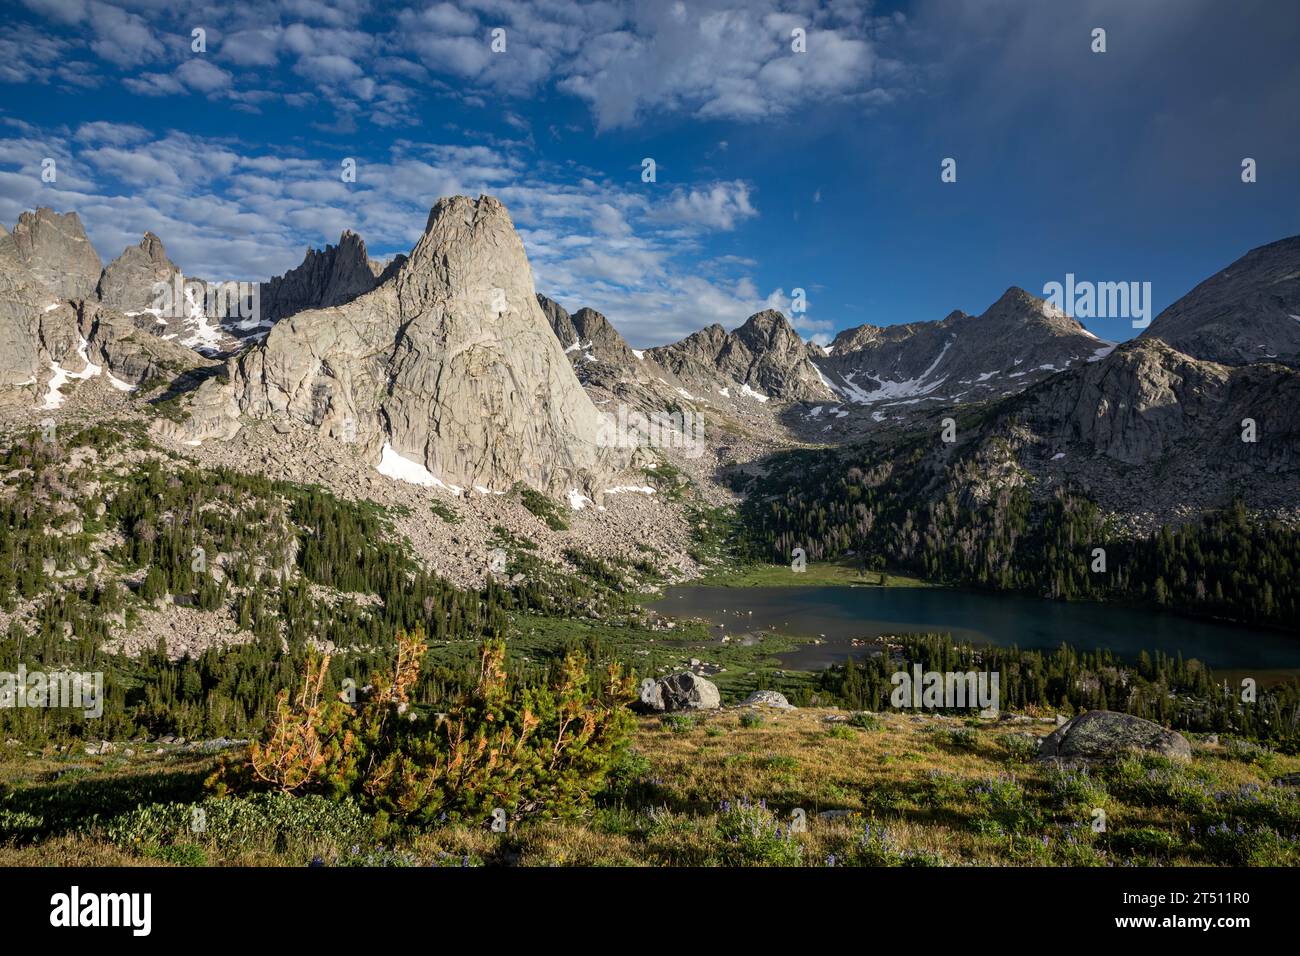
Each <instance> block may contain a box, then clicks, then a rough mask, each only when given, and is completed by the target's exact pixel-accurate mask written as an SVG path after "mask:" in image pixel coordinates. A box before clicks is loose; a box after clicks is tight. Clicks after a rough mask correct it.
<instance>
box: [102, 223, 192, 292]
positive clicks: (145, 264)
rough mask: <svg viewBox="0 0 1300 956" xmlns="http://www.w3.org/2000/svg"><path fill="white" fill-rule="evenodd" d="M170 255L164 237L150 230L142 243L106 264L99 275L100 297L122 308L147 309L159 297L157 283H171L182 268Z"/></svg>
mask: <svg viewBox="0 0 1300 956" xmlns="http://www.w3.org/2000/svg"><path fill="white" fill-rule="evenodd" d="M180 271H181V270H180V268H179V267H178V266H177V265H176V263H174V262H172V261H171V260H170V259H169V258H167V250H166V249H164V248H163V243H162V240H161V239H159V238H158V237H157V236H155V235H154V234H153V233H152V232H146V233H145V234H144V238H143V239H141V240H140V244H139V245H136V246H128V247H127V248H126V249H124V250H122V254H121V255H120V256H118V257H117V258H116V259H114V260H113V261H112V262H110V263H109V264H108V266H107V267H105V269H104V272H103V274H102V275H101V276H100V277H99V285H98V294H99V299H100V301H101V302H103V303H104V304H105V305H107V306H109V307H110V308H113V309H117V310H118V311H119V312H143V311H145V310H146V309H148V308H150V307H151V306H153V305H154V303H155V302H156V301H157V298H158V296H157V294H156V293H155V291H154V287H155V286H156V285H157V284H158V283H160V282H161V283H164V284H165V285H166V286H168V287H170V286H171V284H172V277H173V276H174V275H176V274H177V273H178V272H180Z"/></svg>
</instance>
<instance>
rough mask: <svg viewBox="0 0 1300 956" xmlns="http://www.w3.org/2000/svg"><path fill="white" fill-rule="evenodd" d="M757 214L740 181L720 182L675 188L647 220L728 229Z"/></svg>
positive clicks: (744, 184) (746, 186) (743, 184)
mask: <svg viewBox="0 0 1300 956" xmlns="http://www.w3.org/2000/svg"><path fill="white" fill-rule="evenodd" d="M756 215H758V210H757V209H755V208H754V206H753V204H751V203H750V201H749V186H748V185H747V184H746V183H743V182H719V183H713V184H712V185H710V186H705V187H703V188H692V189H683V188H681V187H677V188H675V189H674V190H673V191H672V193H671V195H670V196H669V198H668V200H667V201H666V202H664V203H662V204H660V205H659V206H657V207H656V208H655V209H654V210H653V211H652V212H651V213H650V216H649V218H650V219H651V220H653V221H655V222H665V223H678V224H681V225H685V226H697V227H698V226H702V227H704V228H708V229H724V230H731V229H735V228H736V224H737V223H738V222H740V221H741V220H744V219H749V218H750V217H752V216H756Z"/></svg>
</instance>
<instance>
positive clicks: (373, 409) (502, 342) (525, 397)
mask: <svg viewBox="0 0 1300 956" xmlns="http://www.w3.org/2000/svg"><path fill="white" fill-rule="evenodd" d="M229 378H230V382H229V384H228V385H224V384H222V383H219V382H216V381H210V382H208V383H205V385H204V387H203V388H201V389H200V390H199V391H200V394H199V395H198V396H197V397H196V405H195V415H194V417H193V418H192V419H191V421H190V423H189V424H188V426H186V427H187V428H188V429H189V433H188V437H189V438H190V440H194V439H201V438H204V437H213V436H221V435H223V434H228V433H229V431H230V429H231V428H232V427H238V425H237V422H236V423H232V422H231V420H230V417H229V415H228V410H229V408H230V407H231V403H232V402H233V403H234V405H235V406H236V407H237V408H238V410H239V414H240V416H241V417H243V418H253V419H267V420H273V421H278V422H284V423H286V424H291V425H297V426H300V427H308V428H313V429H316V430H317V431H319V432H321V433H323V434H327V435H331V436H333V437H335V438H338V439H340V440H349V441H350V440H355V441H356V442H357V443H358V444H359V445H360V446H361V447H362V450H363V452H364V453H365V454H366V455H368V456H369V457H370V458H371V460H372V461H374V462H375V463H376V464H377V465H379V466H381V467H382V469H383V470H385V472H386V473H389V474H394V475H398V476H402V477H406V478H408V479H409V480H416V481H419V482H421V483H428V484H439V483H440V484H442V485H443V486H444V487H451V488H488V489H491V490H504V489H506V488H508V487H510V486H511V485H512V484H514V483H515V482H517V481H522V482H523V483H525V484H526V485H529V486H530V487H533V488H536V489H539V490H542V491H544V492H547V493H552V494H565V493H569V492H571V491H573V490H578V491H580V492H581V493H582V494H584V495H585V496H587V497H589V498H592V499H595V500H599V499H600V496H601V495H602V492H603V488H604V487H605V480H606V479H607V478H609V477H610V476H612V475H613V474H615V473H616V472H618V471H620V470H622V468H623V467H624V466H625V465H626V463H627V460H628V454H627V453H626V452H624V451H621V450H619V449H614V448H605V447H601V445H600V443H599V433H600V428H599V419H598V416H597V413H596V409H595V407H594V406H593V405H592V403H591V400H590V399H589V398H588V397H587V395H586V393H585V392H584V391H583V389H582V387H581V385H580V384H579V382H578V380H577V378H576V377H575V376H574V373H573V369H572V367H571V366H570V364H569V361H568V359H567V358H565V355H564V351H563V349H561V347H560V344H559V341H558V340H557V339H556V337H555V335H554V333H553V332H552V330H551V329H550V328H549V326H548V323H547V320H546V318H545V316H544V315H543V313H542V310H541V308H540V306H539V305H538V302H537V299H536V295H535V292H534V289H533V282H532V274H531V271H530V269H529V266H528V260H527V258H526V256H525V254H524V248H523V243H522V242H521V241H520V239H519V237H518V235H517V234H516V233H515V230H514V225H513V223H512V222H511V221H510V216H509V214H508V213H507V212H506V209H505V207H504V206H503V205H502V204H501V203H500V202H499V201H497V200H496V199H493V198H491V197H489V196H482V197H480V198H479V199H477V200H474V199H470V198H468V197H465V196H456V197H452V198H449V199H441V200H439V201H438V203H437V204H436V205H435V206H434V207H433V210H432V211H431V212H430V213H429V219H428V223H427V225H426V226H425V231H424V235H423V236H421V238H420V240H419V242H418V243H417V244H416V246H415V248H414V249H413V250H412V252H411V254H410V257H409V258H408V259H407V260H406V261H405V262H403V263H402V264H401V266H400V267H399V268H398V269H397V271H396V274H395V275H394V276H393V277H392V279H391V280H390V281H387V282H385V283H383V284H381V285H380V286H378V287H377V288H375V289H374V290H373V291H371V292H369V293H366V294H365V295H362V296H360V297H358V298H356V299H354V300H352V301H351V302H348V303H346V304H344V305H341V306H335V307H332V308H328V309H319V310H309V311H306V312H299V313H297V314H296V315H293V316H291V317H289V318H286V319H282V320H281V321H280V322H278V323H276V325H275V326H274V327H273V328H272V329H271V331H270V333H269V334H268V335H267V338H266V341H265V343H264V344H263V345H260V346H257V347H255V348H252V349H250V350H249V351H247V352H245V353H243V354H242V355H240V356H238V357H236V358H233V359H231V360H230V364H229Z"/></svg>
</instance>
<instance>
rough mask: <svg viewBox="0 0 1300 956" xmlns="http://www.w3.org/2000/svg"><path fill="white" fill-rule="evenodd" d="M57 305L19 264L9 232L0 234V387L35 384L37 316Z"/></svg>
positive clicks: (42, 364)
mask: <svg viewBox="0 0 1300 956" xmlns="http://www.w3.org/2000/svg"><path fill="white" fill-rule="evenodd" d="M59 304H60V303H59V301H58V299H56V298H55V296H54V294H53V293H51V292H50V291H49V290H48V289H45V288H44V287H42V286H41V284H40V283H39V282H37V281H36V279H35V277H34V276H32V274H31V273H30V272H28V271H27V268H26V267H25V266H24V265H23V264H22V262H21V260H20V258H19V256H18V254H17V250H16V248H15V246H14V243H13V239H12V237H11V236H10V235H9V233H8V232H7V231H6V232H5V233H4V234H3V235H0V388H9V387H12V386H19V385H35V384H36V381H37V378H38V377H39V375H40V374H41V371H42V369H43V368H44V367H45V365H46V363H45V362H43V360H42V357H41V354H40V323H41V318H42V316H43V315H44V314H45V312H46V309H47V308H49V307H53V308H57V307H58V306H59Z"/></svg>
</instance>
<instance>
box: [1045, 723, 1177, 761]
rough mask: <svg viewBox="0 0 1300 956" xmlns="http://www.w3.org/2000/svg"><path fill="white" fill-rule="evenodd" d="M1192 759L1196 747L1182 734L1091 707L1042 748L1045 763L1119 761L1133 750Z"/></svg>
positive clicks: (1054, 733) (1050, 736)
mask: <svg viewBox="0 0 1300 956" xmlns="http://www.w3.org/2000/svg"><path fill="white" fill-rule="evenodd" d="M1135 750H1136V751H1144V752H1147V753H1157V754H1161V755H1162V756H1165V757H1170V758H1173V759H1176V760H1190V759H1191V756H1192V746H1191V744H1190V743H1188V741H1187V738H1186V737H1184V736H1183V735H1182V734H1180V733H1178V732H1176V731H1173V730H1167V729H1165V728H1164V727H1161V726H1160V725H1159V724H1156V723H1152V722H1151V721H1149V720H1143V719H1142V718H1141V717H1134V716H1133V715H1132V714H1120V713H1116V712H1115V711H1112V710H1090V711H1088V712H1087V713H1085V714H1080V715H1079V716H1077V717H1075V718H1073V719H1071V720H1068V721H1066V722H1065V723H1064V724H1062V725H1061V726H1060V727H1058V728H1056V730H1054V731H1052V733H1050V734H1049V735H1048V736H1046V737H1044V738H1043V742H1042V744H1041V746H1040V747H1039V750H1038V759H1039V760H1040V761H1043V762H1047V761H1056V762H1059V763H1065V764H1072V763H1091V762H1102V761H1108V760H1115V759H1118V758H1120V757H1123V756H1124V755H1125V754H1128V753H1130V752H1132V751H1135Z"/></svg>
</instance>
